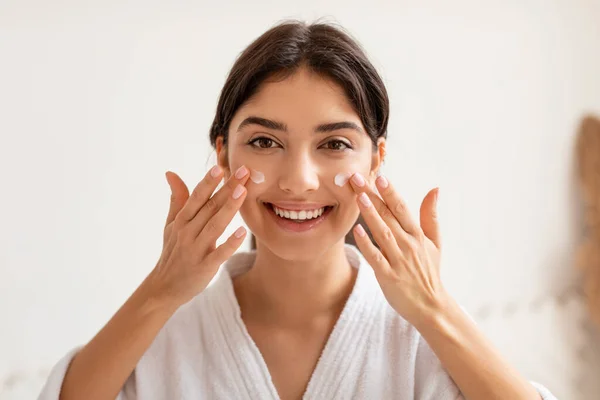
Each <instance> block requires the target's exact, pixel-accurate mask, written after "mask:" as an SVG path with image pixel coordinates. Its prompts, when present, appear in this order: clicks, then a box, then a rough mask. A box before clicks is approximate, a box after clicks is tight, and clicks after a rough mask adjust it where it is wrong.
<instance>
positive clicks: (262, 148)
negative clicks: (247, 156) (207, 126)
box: [248, 136, 353, 152]
mask: <svg viewBox="0 0 600 400" xmlns="http://www.w3.org/2000/svg"><path fill="white" fill-rule="evenodd" d="M261 141H263V144H265V143H264V141H268V142H270V143H271V144H272V143H277V142H275V140H273V139H271V138H268V137H266V136H259V137H256V138H254V139H252V140H250V141H249V142H248V144H249V145H250V146H252V147H254V148H256V149H258V150H268V149H273V148H274V147H272V146H269V147H261V146H257V145H256V144H257V143H259V142H261ZM331 143H336V144H341V145H343V146H345V148H343V149H332V148H329V149H327V150H331V151H334V152H342V151H345V150H352V149H353V147H352V146H351V145H350V143H347V142H346V141H345V140H340V139H332V140H329V141H327V142H326V143H325V144H326V145H327V144H331Z"/></svg>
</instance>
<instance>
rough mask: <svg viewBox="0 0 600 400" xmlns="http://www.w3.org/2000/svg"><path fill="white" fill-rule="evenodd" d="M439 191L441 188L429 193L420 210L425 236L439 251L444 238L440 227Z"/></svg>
mask: <svg viewBox="0 0 600 400" xmlns="http://www.w3.org/2000/svg"><path fill="white" fill-rule="evenodd" d="M439 190H440V189H439V188H435V189H432V190H430V191H429V193H427V195H426V196H425V198H424V199H423V202H422V203H421V210H420V219H421V229H422V230H423V233H424V234H425V236H427V237H428V238H429V240H431V241H432V242H433V244H434V245H435V247H437V248H438V249H440V248H441V247H442V238H441V234H440V225H439V221H438V212H437V198H438V192H439Z"/></svg>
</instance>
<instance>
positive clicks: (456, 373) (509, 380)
mask: <svg viewBox="0 0 600 400" xmlns="http://www.w3.org/2000/svg"><path fill="white" fill-rule="evenodd" d="M415 328H417V330H418V331H419V332H420V333H421V335H422V336H423V338H424V339H425V341H426V342H427V343H428V344H429V346H430V347H431V349H432V350H433V352H434V353H435V354H436V355H437V357H438V358H439V360H440V361H441V363H442V365H443V366H444V368H445V369H446V370H447V371H448V374H449V375H450V376H451V377H452V379H453V380H454V382H455V383H456V385H457V386H458V387H459V389H460V390H461V392H462V393H463V394H464V395H465V397H466V398H467V399H524V400H525V399H532V400H534V399H535V400H538V399H542V396H541V395H540V394H539V393H538V392H537V390H536V388H534V386H533V385H532V384H531V383H529V382H528V381H527V380H525V379H524V378H523V377H522V376H521V375H520V374H519V373H518V372H517V371H516V370H515V369H514V368H513V367H512V366H511V365H510V364H509V363H508V362H507V361H506V360H504V359H503V357H502V356H501V355H500V353H499V352H498V351H497V350H496V349H495V348H494V346H493V345H492V344H491V343H490V342H489V341H488V339H487V338H486V337H485V336H484V335H483V334H482V333H481V331H480V330H479V329H478V327H477V326H476V325H475V323H474V321H473V320H471V318H470V317H469V316H468V315H467V314H465V313H464V312H463V310H462V309H461V308H460V306H459V305H458V303H456V302H455V301H454V300H453V299H452V298H451V297H450V296H446V300H445V301H444V302H440V304H439V306H438V307H437V308H435V309H432V311H431V312H429V313H426V315H425V317H424V318H423V320H422V323H421V324H419V326H415Z"/></svg>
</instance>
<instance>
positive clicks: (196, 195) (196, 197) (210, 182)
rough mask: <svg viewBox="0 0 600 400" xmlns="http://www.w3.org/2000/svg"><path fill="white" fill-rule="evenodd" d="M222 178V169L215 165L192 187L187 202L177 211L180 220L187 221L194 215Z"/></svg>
mask: <svg viewBox="0 0 600 400" xmlns="http://www.w3.org/2000/svg"><path fill="white" fill-rule="evenodd" d="M222 178H223V170H222V169H221V168H220V167H219V166H218V165H215V166H214V167H212V168H211V169H210V171H208V172H207V173H206V175H205V176H204V178H202V180H201V181H200V182H198V184H197V185H196V187H195V188H194V191H193V192H192V194H191V195H190V196H189V198H188V199H187V202H186V203H185V205H184V206H183V208H182V209H181V212H180V213H179V218H181V220H182V221H186V222H187V221H189V220H191V219H192V218H194V217H195V216H196V214H197V213H198V210H200V208H201V207H202V206H203V205H204V203H206V201H207V200H208V199H209V198H210V196H211V195H212V193H213V192H214V191H215V189H216V188H217V186H219V182H221V179H222Z"/></svg>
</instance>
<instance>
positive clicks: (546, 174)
mask: <svg viewBox="0 0 600 400" xmlns="http://www.w3.org/2000/svg"><path fill="white" fill-rule="evenodd" d="M290 18H294V19H302V20H306V21H308V22H312V21H314V20H316V19H317V18H322V19H323V20H324V21H327V22H334V23H338V24H341V25H342V26H343V27H345V28H346V29H347V30H348V31H349V32H350V33H351V34H352V35H353V36H354V37H355V38H356V39H357V40H358V41H359V42H360V43H361V44H362V45H363V46H364V48H365V49H366V51H367V53H368V55H369V56H370V58H371V60H372V61H373V63H374V64H375V66H376V67H377V68H378V70H379V71H380V73H381V75H382V77H383V79H384V82H385V83H386V84H387V88H388V91H389V95H390V101H391V119H390V123H389V145H388V156H387V159H386V164H385V166H384V169H383V173H385V174H387V176H388V177H389V178H390V179H391V180H392V181H393V183H394V184H395V186H396V187H397V188H398V189H399V190H400V191H401V194H402V195H403V196H404V197H405V198H406V199H407V201H408V203H409V205H410V207H411V210H412V211H413V213H415V215H417V213H418V210H419V205H420V202H421V199H422V198H423V197H424V195H425V194H426V193H427V191H428V190H429V189H431V188H433V187H435V186H440V203H439V209H440V218H441V223H442V234H443V240H444V253H443V260H442V276H443V280H444V282H445V284H446V286H447V287H448V289H449V291H450V292H451V293H452V294H453V295H454V296H455V297H456V298H457V299H458V301H459V302H460V303H461V304H462V305H463V306H464V307H465V309H466V310H467V311H468V312H469V313H470V314H471V315H472V316H473V318H475V320H476V321H477V322H478V324H479V325H480V326H481V328H482V329H483V330H484V332H485V333H486V334H487V335H488V336H489V337H490V339H491V340H492V341H493V342H494V343H495V344H496V345H497V346H498V348H499V349H500V350H501V352H502V353H503V354H504V355H505V356H506V357H507V358H508V359H509V360H510V361H511V362H512V363H513V364H514V365H515V366H516V367H517V368H518V369H519V371H521V372H522V373H523V374H525V375H526V377H527V378H529V379H531V380H536V381H539V382H540V383H542V384H544V385H546V386H547V387H548V388H549V389H550V390H551V391H553V392H554V394H555V395H556V396H557V397H559V398H560V399H571V400H580V399H598V398H600V380H599V379H598V376H600V345H599V343H600V333H599V330H598V328H597V327H595V326H594V325H593V324H592V323H591V321H590V313H589V311H588V310H587V308H586V307H585V301H584V298H583V296H582V290H581V287H582V283H583V281H584V277H583V276H582V275H581V273H580V271H579V270H578V269H577V268H576V266H575V262H574V257H575V251H576V248H577V246H578V244H579V243H580V241H581V238H582V232H583V230H584V225H585V221H584V216H583V212H582V208H583V206H582V204H581V203H582V202H581V200H580V195H579V193H578V190H579V189H578V187H579V186H578V180H577V168H576V160H575V155H574V154H575V151H574V148H575V141H576V136H577V130H578V127H579V124H580V121H581V119H582V118H583V116H584V115H586V114H590V113H592V114H594V113H595V114H598V113H600V23H599V21H600V1H598V0H571V1H566V0H564V1H541V0H519V1H516V0H509V1H506V0H502V1H500V0H488V1H474V0H473V1H466V0H454V1H431V0H425V1H424V0H420V1H412V0H411V1H395V2H384V1H377V0H371V1H368V2H365V1H350V0H344V1H341V0H335V1H328V2H326V3H322V2H321V1H319V0H304V1H302V2H298V1H294V2H292V1H288V2H285V1H283V2H282V1H280V2H268V1H264V0H255V1H248V2H243V1H238V2H234V1H230V0H221V1H218V2H213V1H210V2H208V1H170V2H166V1H162V2H158V1H152V0H146V1H141V0H140V1H135V0H131V1H119V2H116V1H115V2H113V1H106V0H104V1H100V0H96V1H64V0H63V1H61V0H56V1H53V2H47V1H41V0H29V1H28V0H20V1H18V0H0V135H1V138H2V142H1V145H0V181H1V182H2V196H1V197H0V221H1V223H0V243H1V244H0V399H3V400H4V399H26V398H35V397H36V396H37V393H38V391H39V390H40V389H41V386H42V384H43V382H44V380H45V378H46V374H47V373H48V371H49V370H50V368H51V367H52V366H53V365H54V363H56V362H57V361H58V359H59V358H61V357H62V356H63V355H64V354H65V353H66V352H67V351H68V350H69V349H71V348H73V347H75V346H76V345H79V344H84V343H85V342H87V341H88V340H89V339H90V338H91V337H92V336H93V335H94V334H95V333H96V332H97V331H98V330H99V329H100V328H101V327H102V326H103V324H104V323H105V322H106V321H107V320H108V319H109V318H110V317H111V316H112V315H113V313H114V312H115V311H116V310H117V309H118V307H119V306H120V305H121V304H122V303H123V302H124V301H125V300H126V299H127V297H128V296H129V295H130V293H131V292H132V291H133V290H134V289H135V288H136V287H137V285H138V284H139V283H141V281H142V280H143V278H144V277H145V276H146V274H148V273H149V272H150V270H151V269H152V268H153V267H154V265H155V263H156V261H157V260H158V256H159V255H160V251H161V246H162V229H163V225H164V220H165V217H166V213H167V209H168V203H169V189H168V185H167V183H166V180H165V177H164V173H165V171H167V170H172V171H175V172H177V173H178V174H180V176H181V177H182V178H183V179H184V180H185V181H186V183H187V184H188V186H194V185H195V184H196V183H197V181H198V180H199V179H200V178H201V177H202V176H203V175H204V173H205V172H206V171H207V170H208V169H209V168H210V167H211V166H212V165H213V163H214V160H215V155H214V152H213V150H212V149H211V147H210V145H209V142H208V128H209V126H210V123H211V122H212V119H213V116H214V111H215V108H216V103H217V99H218V95H219V92H220V90H221V86H222V85H223V83H224V81H225V77H226V75H227V73H228V71H229V69H230V67H231V66H232V65H233V62H234V60H235V58H236V57H237V55H238V54H239V53H240V52H241V51H242V50H243V49H244V48H245V47H246V46H247V45H248V44H249V43H250V42H251V41H252V40H253V39H254V38H256V37H258V36H259V35H260V34H261V33H263V32H264V31H265V30H267V29H268V28H270V27H271V26H272V25H274V24H275V23H277V22H279V21H281V20H283V19H290ZM240 223H242V221H241V219H240V218H239V217H237V219H236V220H235V221H234V223H232V225H231V227H230V229H229V230H228V231H227V232H226V233H225V235H228V234H230V233H231V232H232V231H233V230H234V229H235V228H236V227H237V226H238V225H239V224H240ZM247 245H248V243H246V248H247Z"/></svg>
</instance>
